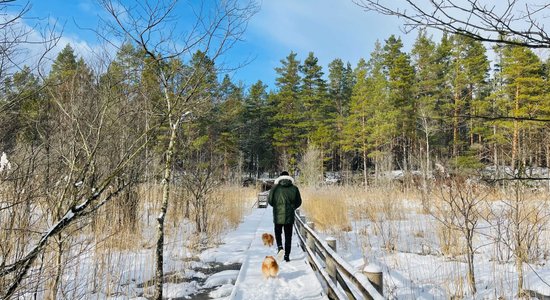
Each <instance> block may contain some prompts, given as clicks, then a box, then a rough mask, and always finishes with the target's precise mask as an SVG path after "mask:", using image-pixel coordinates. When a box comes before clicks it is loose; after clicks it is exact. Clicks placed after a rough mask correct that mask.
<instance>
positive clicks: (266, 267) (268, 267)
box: [262, 256, 279, 279]
mask: <svg viewBox="0 0 550 300" xmlns="http://www.w3.org/2000/svg"><path fill="white" fill-rule="evenodd" d="M262 273H263V274H264V278H266V279H268V278H269V277H273V278H275V277H277V274H279V264H277V260H275V257H273V256H266V257H265V259H264V261H263V262H262Z"/></svg>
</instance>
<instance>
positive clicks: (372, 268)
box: [363, 264, 382, 273]
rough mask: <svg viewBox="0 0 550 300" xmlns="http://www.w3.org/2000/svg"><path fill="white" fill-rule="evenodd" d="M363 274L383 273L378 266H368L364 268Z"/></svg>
mask: <svg viewBox="0 0 550 300" xmlns="http://www.w3.org/2000/svg"><path fill="white" fill-rule="evenodd" d="M363 272H366V273H382V268H381V267H380V266H379V265H377V264H370V265H366V266H365V267H364V268H363Z"/></svg>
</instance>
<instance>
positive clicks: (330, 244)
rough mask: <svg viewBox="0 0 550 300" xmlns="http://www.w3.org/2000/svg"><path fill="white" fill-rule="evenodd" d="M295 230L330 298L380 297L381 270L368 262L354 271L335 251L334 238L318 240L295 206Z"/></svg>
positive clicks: (313, 227) (379, 298)
mask: <svg viewBox="0 0 550 300" xmlns="http://www.w3.org/2000/svg"><path fill="white" fill-rule="evenodd" d="M294 226H295V228H296V233H297V235H298V237H299V239H300V245H301V247H302V249H303V250H304V251H305V252H306V253H307V256H308V260H309V263H310V265H311V266H312V268H313V269H314V270H315V271H316V272H318V274H319V275H320V276H319V277H320V278H322V280H323V284H324V286H326V287H327V290H328V292H327V294H328V296H329V298H331V299H338V300H348V299H374V300H381V299H384V297H383V286H384V285H383V279H382V278H383V277H382V271H381V269H380V268H378V267H376V266H369V267H367V268H366V269H365V272H364V273H363V272H360V271H356V270H355V269H354V268H353V267H352V266H351V265H350V264H349V263H348V262H346V261H345V260H344V259H342V258H341V257H340V256H339V255H338V253H337V252H336V250H337V248H336V239H334V238H327V239H326V240H324V241H323V240H322V239H321V238H320V237H319V235H317V233H315V224H314V223H313V222H307V221H306V217H305V216H304V215H303V214H301V212H300V210H296V222H295V223H294Z"/></svg>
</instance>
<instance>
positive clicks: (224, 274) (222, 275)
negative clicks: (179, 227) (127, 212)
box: [83, 207, 328, 300]
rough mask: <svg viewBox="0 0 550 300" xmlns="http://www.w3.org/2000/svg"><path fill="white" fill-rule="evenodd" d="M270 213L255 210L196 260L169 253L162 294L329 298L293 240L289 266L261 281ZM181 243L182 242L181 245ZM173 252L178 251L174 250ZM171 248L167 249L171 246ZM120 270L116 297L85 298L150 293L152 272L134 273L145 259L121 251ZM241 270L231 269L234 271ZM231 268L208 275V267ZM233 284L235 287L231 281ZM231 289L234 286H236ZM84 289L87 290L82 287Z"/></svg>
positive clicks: (277, 299) (292, 299) (171, 296)
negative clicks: (265, 233) (263, 238)
mask: <svg viewBox="0 0 550 300" xmlns="http://www.w3.org/2000/svg"><path fill="white" fill-rule="evenodd" d="M272 222H273V221H272V209H271V207H268V208H266V209H254V210H253V211H252V212H251V213H250V214H249V215H247V216H246V217H245V218H244V221H243V222H242V223H241V224H240V225H239V227H238V228H237V229H236V230H234V231H231V232H229V233H228V234H227V235H226V236H225V237H224V238H223V243H222V244H221V245H220V246H219V247H216V248H211V249H207V250H205V251H203V252H202V253H200V255H199V256H198V259H197V258H196V259H195V260H192V261H187V262H184V261H186V258H187V259H188V258H189V257H187V256H188V254H189V253H186V250H184V248H183V247H180V248H179V249H180V252H179V253H175V252H174V251H169V252H168V253H169V255H168V256H169V258H168V259H167V262H166V265H165V270H168V271H167V273H169V274H170V276H168V277H167V278H171V279H170V280H166V281H168V282H167V283H165V284H164V287H163V294H164V298H166V299H219V300H222V299H235V300H247V299H248V300H255V299H265V300H301V299H311V300H316V299H319V300H324V299H328V298H327V297H326V295H325V294H324V293H323V292H322V288H321V285H320V283H319V282H318V280H317V278H316V276H315V274H314V273H313V270H312V269H311V267H310V266H309V264H308V263H307V261H306V257H305V254H304V252H303V251H302V249H301V248H300V247H299V246H298V245H297V241H298V238H297V237H296V236H294V238H293V251H292V253H291V254H290V259H291V261H290V262H285V261H281V262H279V267H280V269H279V275H278V277H277V278H269V279H265V278H264V277H263V275H262V274H261V264H262V261H263V259H264V258H265V256H267V255H275V253H276V246H275V245H274V246H272V247H267V246H264V245H263V243H262V240H261V235H262V233H264V232H268V233H273V223H272ZM180 242H181V241H180ZM176 248H177V247H176ZM170 249H172V248H170ZM176 252H177V251H176ZM120 256H123V257H126V258H125V259H124V262H126V263H125V264H124V268H123V269H125V271H124V273H123V274H113V276H114V277H116V276H120V279H118V282H120V287H119V289H118V290H119V291H118V292H116V293H110V294H109V295H107V294H105V293H94V294H91V295H90V294H87V295H86V293H84V294H83V296H84V298H90V299H145V297H148V296H150V295H151V293H152V288H151V287H147V284H144V283H146V282H147V281H150V280H151V279H152V273H151V272H139V271H137V270H145V269H150V268H147V267H144V266H142V264H143V263H145V262H146V261H147V258H146V257H145V256H140V255H137V254H132V253H122V254H121V255H120ZM241 265H242V268H241V270H236V269H238V268H239V267H241ZM224 266H229V267H230V268H231V269H230V270H223V271H219V272H211V271H209V269H216V270H220V269H224ZM235 282H237V284H236V283H235ZM235 286H236V287H235ZM86 289H88V288H86Z"/></svg>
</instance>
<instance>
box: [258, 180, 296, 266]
mask: <svg viewBox="0 0 550 300" xmlns="http://www.w3.org/2000/svg"><path fill="white" fill-rule="evenodd" d="M267 201H268V203H269V205H271V206H272V207H273V223H274V225H275V241H276V242H277V258H278V259H279V260H280V259H281V257H282V256H284V259H285V261H290V251H291V246H292V226H293V225H294V211H295V210H296V209H297V208H298V207H300V205H302V197H301V196H300V191H299V190H298V187H296V186H295V185H294V179H293V178H292V177H290V175H289V174H288V172H286V171H283V172H281V174H280V175H279V177H278V178H277V179H275V185H274V186H273V187H272V188H271V190H270V191H269V196H268V200H267ZM283 230H284V232H285V244H284V248H283V244H282V237H281V235H282V232H283Z"/></svg>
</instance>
